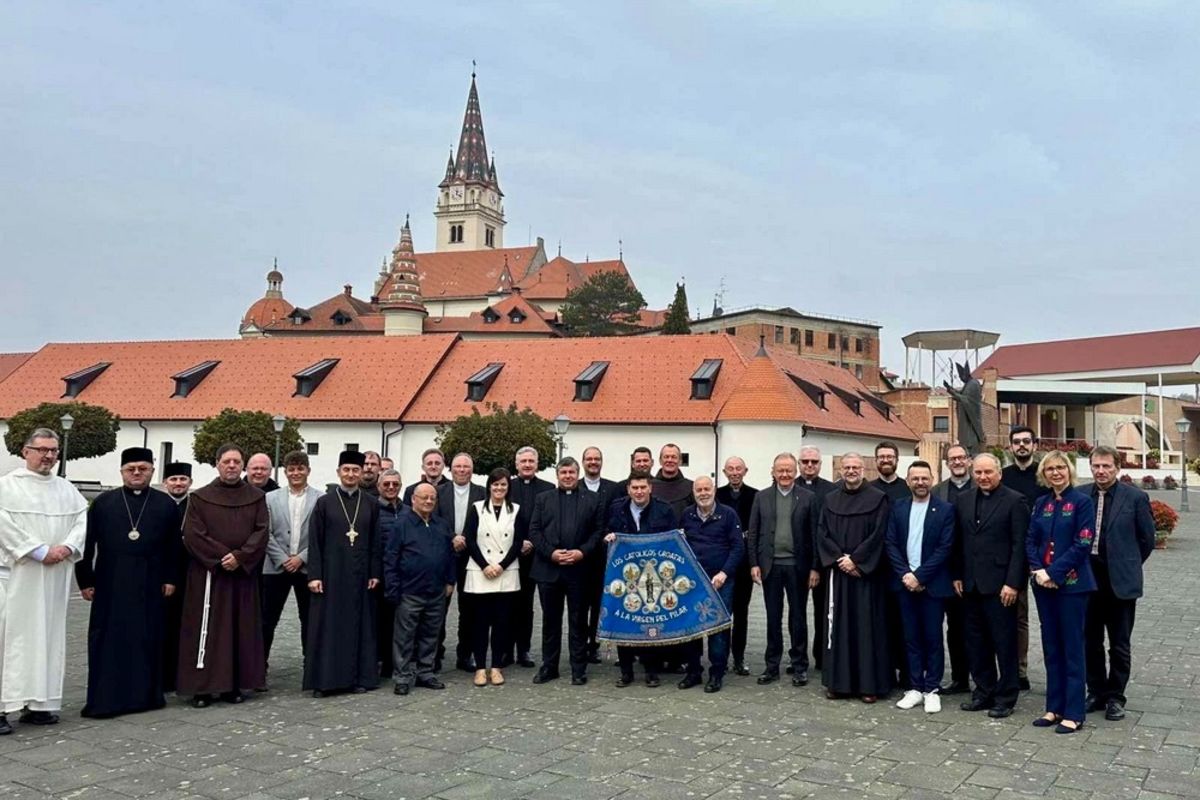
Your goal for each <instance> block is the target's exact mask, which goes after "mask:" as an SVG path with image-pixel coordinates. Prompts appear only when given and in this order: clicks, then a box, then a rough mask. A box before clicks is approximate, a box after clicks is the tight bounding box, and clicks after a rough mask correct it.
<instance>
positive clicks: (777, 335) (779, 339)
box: [775, 325, 783, 344]
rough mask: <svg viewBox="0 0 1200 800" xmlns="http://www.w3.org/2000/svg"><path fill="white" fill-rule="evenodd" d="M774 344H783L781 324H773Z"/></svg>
mask: <svg viewBox="0 0 1200 800" xmlns="http://www.w3.org/2000/svg"><path fill="white" fill-rule="evenodd" d="M775 344H783V326H782V325H776V326H775Z"/></svg>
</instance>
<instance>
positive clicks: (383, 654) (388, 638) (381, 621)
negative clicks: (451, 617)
mask: <svg viewBox="0 0 1200 800" xmlns="http://www.w3.org/2000/svg"><path fill="white" fill-rule="evenodd" d="M390 460H391V459H385V461H390ZM403 485H404V482H403V481H402V480H401V478H400V473H399V472H397V471H396V470H394V469H391V468H390V467H389V468H387V469H385V470H384V471H383V472H381V473H379V481H378V486H379V549H380V550H382V551H383V552H384V553H387V543H388V538H389V537H390V536H391V535H392V533H393V532H394V531H395V530H396V527H397V526H398V525H399V524H400V517H401V516H403V515H404V514H408V513H410V512H411V511H412V509H410V508H409V507H408V506H406V505H404V503H402V502H401V501H400V490H401V488H403ZM395 622H396V607H395V606H393V605H392V603H391V601H390V600H388V599H387V591H386V590H385V587H384V586H382V585H380V586H376V587H375V645H376V646H375V652H376V653H377V657H378V659H379V675H380V677H388V676H390V675H392V673H393V672H394V667H393V664H392V631H393V628H394V626H395Z"/></svg>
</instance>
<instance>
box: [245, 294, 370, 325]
mask: <svg viewBox="0 0 1200 800" xmlns="http://www.w3.org/2000/svg"><path fill="white" fill-rule="evenodd" d="M259 302H262V301H261V300H260V301H259ZM296 308H297V309H299V308H300V307H299V306H297V307H296ZM303 310H304V311H305V312H307V313H308V315H309V317H311V319H308V320H305V321H304V322H303V323H301V324H300V325H296V324H295V323H293V322H292V319H291V317H290V316H283V317H280V318H279V319H278V320H277V321H276V322H274V323H271V324H267V325H259V327H260V328H263V329H264V330H267V331H270V332H271V333H272V334H277V333H282V334H289V333H300V334H307V333H317V332H322V333H346V334H350V333H382V332H383V316H382V315H381V314H380V313H379V312H378V311H377V310H376V309H375V308H374V307H373V306H372V305H371V304H370V303H368V302H367V301H366V300H359V299H358V298H357V297H355V296H353V295H352V294H351V293H350V287H349V286H347V287H346V288H345V290H343V291H341V292H339V293H338V294H335V295H334V296H333V297H330V298H328V299H326V300H322V301H321V302H319V303H317V304H316V305H315V306H312V307H311V308H305V309H303ZM339 311H340V312H342V315H344V316H345V317H347V318H348V319H347V321H346V322H344V323H343V324H341V325H339V324H338V323H336V322H334V317H335V316H336V315H337V313H338V312H339ZM288 313H289V314H290V313H291V312H290V311H289V312H288Z"/></svg>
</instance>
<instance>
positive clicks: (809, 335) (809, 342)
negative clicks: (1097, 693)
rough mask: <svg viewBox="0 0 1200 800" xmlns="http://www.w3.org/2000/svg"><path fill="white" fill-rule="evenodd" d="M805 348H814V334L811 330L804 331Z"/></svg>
mask: <svg viewBox="0 0 1200 800" xmlns="http://www.w3.org/2000/svg"><path fill="white" fill-rule="evenodd" d="M804 346H805V347H812V346H813V332H812V331H810V330H805V331H804Z"/></svg>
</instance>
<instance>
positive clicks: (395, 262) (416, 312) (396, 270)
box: [379, 215, 428, 336]
mask: <svg viewBox="0 0 1200 800" xmlns="http://www.w3.org/2000/svg"><path fill="white" fill-rule="evenodd" d="M379 310H380V311H381V312H382V313H383V317H384V334H385V335H387V336H403V335H413V334H419V333H421V328H422V324H423V321H424V319H425V317H426V315H427V314H428V312H427V311H426V309H425V304H424V302H422V299H421V278H420V274H419V273H418V272H417V257H416V255H415V254H414V253H413V240H412V230H411V229H410V228H409V227H408V215H405V217H404V227H403V228H401V229H400V241H399V242H398V243H397V244H396V247H395V248H394V249H393V250H392V263H391V266H390V268H389V275H388V279H387V281H386V282H385V283H384V285H383V287H382V291H381V292H380V297H379Z"/></svg>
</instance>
